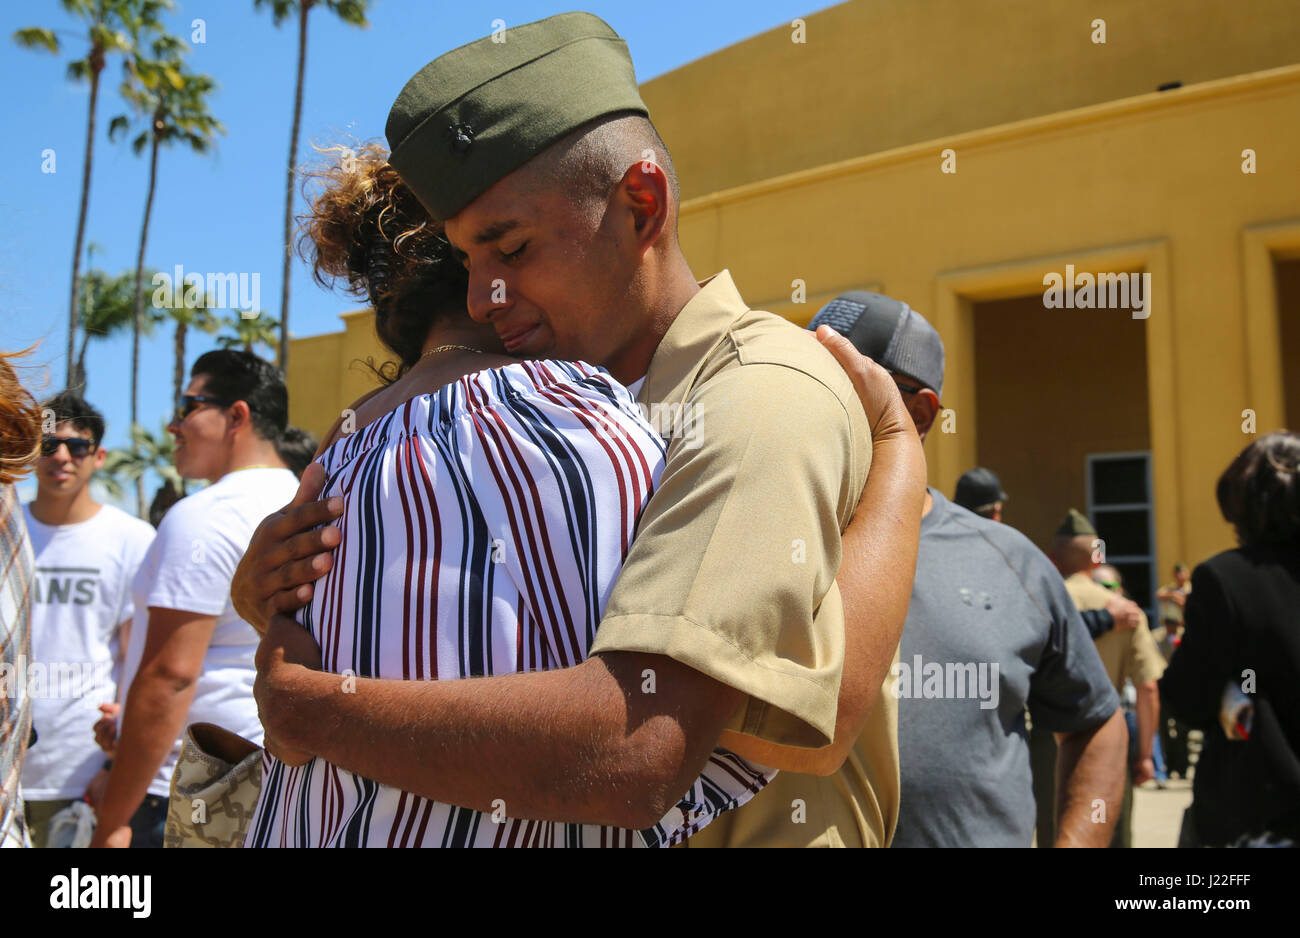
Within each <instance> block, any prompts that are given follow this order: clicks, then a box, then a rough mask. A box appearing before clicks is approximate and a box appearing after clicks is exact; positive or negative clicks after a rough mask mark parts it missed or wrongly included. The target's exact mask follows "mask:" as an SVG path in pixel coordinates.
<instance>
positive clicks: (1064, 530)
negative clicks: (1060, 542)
mask: <svg viewBox="0 0 1300 938" xmlns="http://www.w3.org/2000/svg"><path fill="white" fill-rule="evenodd" d="M1056 533H1057V535H1058V536H1063V537H1078V536H1079V535H1081V534H1088V535H1091V536H1092V537H1096V536H1097V529H1096V528H1094V527H1093V526H1092V522H1091V521H1089V520H1088V519H1087V518H1085V517H1084V516H1083V515H1082V514H1081V513H1079V512H1078V511H1076V510H1074V509H1073V508H1071V509H1070V513H1069V514H1067V515H1066V516H1065V520H1064V521H1062V522H1061V526H1060V527H1059V528H1057V529H1056Z"/></svg>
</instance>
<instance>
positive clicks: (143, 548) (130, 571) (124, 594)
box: [114, 524, 155, 625]
mask: <svg viewBox="0 0 1300 938" xmlns="http://www.w3.org/2000/svg"><path fill="white" fill-rule="evenodd" d="M154 537H155V533H154V530H153V528H152V527H149V526H148V525H138V524H133V525H131V526H130V527H129V528H128V530H127V531H126V536H125V538H123V540H124V541H125V544H126V546H125V549H124V551H123V557H122V589H121V594H120V596H119V597H118V606H117V618H116V619H115V620H114V624H115V625H120V624H121V623H123V622H125V621H127V620H128V619H130V618H132V617H133V616H134V615H135V600H134V599H133V598H132V595H131V583H132V582H133V581H134V580H135V575H136V573H137V571H139V569H140V564H142V563H144V555H145V554H146V553H148V552H149V545H151V544H152V543H153V541H154Z"/></svg>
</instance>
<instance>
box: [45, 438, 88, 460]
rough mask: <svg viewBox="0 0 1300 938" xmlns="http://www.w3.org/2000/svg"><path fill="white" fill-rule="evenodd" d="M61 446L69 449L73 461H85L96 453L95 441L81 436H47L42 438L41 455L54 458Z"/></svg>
mask: <svg viewBox="0 0 1300 938" xmlns="http://www.w3.org/2000/svg"><path fill="white" fill-rule="evenodd" d="M60 446H66V447H67V448H68V455H69V456H71V457H72V458H73V459H85V458H86V457H87V456H89V455H90V454H91V453H93V452H94V451H95V441H94V440H87V439H83V438H82V437H79V436H47V437H42V438H41V455H42V456H53V455H54V454H55V453H57V452H58V451H59V447H60Z"/></svg>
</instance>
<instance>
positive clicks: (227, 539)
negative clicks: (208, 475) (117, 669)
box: [148, 499, 252, 616]
mask: <svg viewBox="0 0 1300 938" xmlns="http://www.w3.org/2000/svg"><path fill="white" fill-rule="evenodd" d="M187 501H189V499H181V500H180V501H179V502H177V503H176V504H175V505H173V506H172V508H171V509H170V510H169V511H168V512H167V514H166V516H165V517H164V518H163V522H162V525H161V527H159V529H158V537H157V545H158V546H157V549H158V551H159V563H158V574H157V577H156V578H155V579H154V582H153V586H152V587H151V588H150V590H149V597H148V604H149V606H151V607H152V606H158V607H161V608H163V609H183V610H185V611H187V612H196V613H199V614H200V615H208V616H218V615H221V613H222V612H224V611H225V608H226V605H227V604H228V603H229V602H230V581H231V580H232V579H234V576H235V567H237V566H238V565H239V558H240V557H241V556H243V553H244V549H245V548H246V547H247V545H248V539H249V537H250V536H251V535H252V529H251V528H248V526H247V525H246V524H242V523H241V519H240V518H238V517H237V515H236V513H235V512H234V511H232V510H231V509H230V508H229V507H228V506H224V505H221V504H217V505H211V506H210V505H208V504H206V503H203V502H191V503H190V504H188V505H187V504H186V502H187ZM246 528H247V530H244V529H246ZM241 532H242V533H243V538H242V540H241V539H240V533H241Z"/></svg>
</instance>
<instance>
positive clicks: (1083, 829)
mask: <svg viewBox="0 0 1300 938" xmlns="http://www.w3.org/2000/svg"><path fill="white" fill-rule="evenodd" d="M1056 740H1057V743H1058V744H1059V747H1060V748H1059V750H1058V753H1057V757H1056V790H1057V792H1058V793H1059V795H1058V802H1059V803H1058V805H1057V812H1058V815H1059V816H1058V819H1057V826H1056V830H1057V834H1056V846H1058V847H1105V846H1108V845H1109V844H1110V839H1111V834H1112V833H1113V831H1114V830H1115V822H1116V821H1117V820H1118V819H1119V811H1120V805H1121V802H1122V801H1123V798H1124V773H1125V772H1126V771H1127V762H1128V729H1127V727H1126V726H1125V725H1124V713H1123V711H1122V710H1118V709H1117V710H1116V711H1115V712H1114V713H1113V714H1112V715H1111V717H1110V719H1108V720H1106V722H1104V723H1101V724H1099V725H1097V726H1095V727H1093V728H1092V729H1088V730H1081V731H1080V732H1077V733H1066V734H1058V735H1057V737H1056ZM1098 802H1100V804H1099V803H1098ZM1103 811H1104V814H1103V813H1102V812H1103ZM1102 818H1104V820H1103V819H1102Z"/></svg>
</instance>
